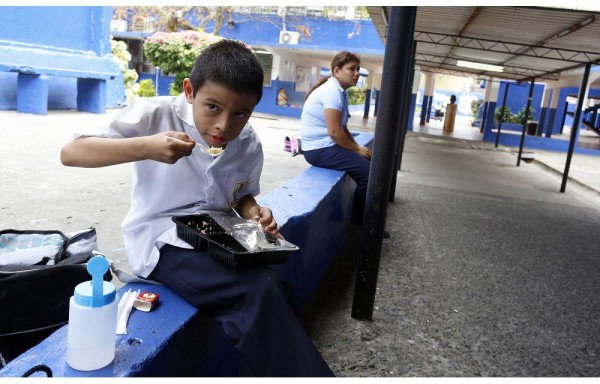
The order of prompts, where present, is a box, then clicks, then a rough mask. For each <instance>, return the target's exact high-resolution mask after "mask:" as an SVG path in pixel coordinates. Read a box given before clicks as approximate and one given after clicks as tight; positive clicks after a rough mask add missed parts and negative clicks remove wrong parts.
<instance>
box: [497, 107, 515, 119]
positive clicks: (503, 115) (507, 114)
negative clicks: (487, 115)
mask: <svg viewBox="0 0 600 384" xmlns="http://www.w3.org/2000/svg"><path fill="white" fill-rule="evenodd" d="M494 116H495V118H496V121H497V122H500V121H502V122H503V123H510V122H511V121H512V111H511V110H510V107H508V106H502V107H499V108H497V109H496V113H495V114H494Z"/></svg>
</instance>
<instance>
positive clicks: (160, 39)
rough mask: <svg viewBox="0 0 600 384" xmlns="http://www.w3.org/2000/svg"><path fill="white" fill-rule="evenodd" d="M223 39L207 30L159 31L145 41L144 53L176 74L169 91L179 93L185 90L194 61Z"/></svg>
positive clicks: (170, 72) (164, 68)
mask: <svg viewBox="0 0 600 384" xmlns="http://www.w3.org/2000/svg"><path fill="white" fill-rule="evenodd" d="M221 39H223V38H222V37H219V36H215V35H212V34H209V33H205V32H199V31H182V32H171V33H165V32H159V33H155V34H154V35H152V36H150V37H149V38H148V39H147V40H146V42H145V43H144V53H145V55H146V57H147V58H148V60H150V62H151V63H152V65H154V66H158V67H160V68H161V69H162V71H163V73H166V74H170V75H174V76H175V80H174V81H173V83H172V84H171V89H170V91H169V93H170V94H171V95H179V94H180V93H181V92H182V91H183V79H185V78H186V77H188V76H189V75H190V73H191V72H192V67H193V66H194V61H196V58H197V57H198V55H199V54H200V53H201V52H202V51H203V50H204V48H206V47H207V46H208V45H210V44H212V43H214V42H216V41H218V40H221Z"/></svg>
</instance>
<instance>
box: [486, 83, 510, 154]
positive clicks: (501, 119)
mask: <svg viewBox="0 0 600 384" xmlns="http://www.w3.org/2000/svg"><path fill="white" fill-rule="evenodd" d="M509 85H510V83H506V88H505V89H504V98H503V99H502V113H501V114H500V119H499V120H498V131H497V132H496V145H495V147H496V148H498V143H499V142H500V131H501V130H502V122H503V121H504V109H505V108H506V96H508V86H509ZM490 113H493V112H491V111H490Z"/></svg>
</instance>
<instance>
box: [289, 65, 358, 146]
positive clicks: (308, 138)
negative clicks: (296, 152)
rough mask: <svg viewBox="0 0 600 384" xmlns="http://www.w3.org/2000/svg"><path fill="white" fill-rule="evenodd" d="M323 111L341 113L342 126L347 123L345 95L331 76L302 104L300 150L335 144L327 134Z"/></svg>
mask: <svg viewBox="0 0 600 384" xmlns="http://www.w3.org/2000/svg"><path fill="white" fill-rule="evenodd" d="M325 109H335V110H338V111H341V112H342V126H345V125H346V124H347V123H348V117H350V113H349V110H348V101H347V99H346V93H345V92H344V90H343V89H342V87H341V85H340V83H339V82H338V81H337V79H336V78H335V77H333V76H332V77H330V78H329V79H328V80H327V81H326V82H325V83H324V84H323V85H321V86H320V87H319V88H317V89H315V90H314V91H313V92H312V93H311V94H310V96H308V99H306V102H305V103H304V108H303V109H302V116H301V117H300V138H301V139H302V150H304V151H310V150H313V149H319V148H326V147H331V146H333V145H335V142H334V141H333V139H332V138H331V137H330V136H329V134H328V133H327V124H326V123H325Z"/></svg>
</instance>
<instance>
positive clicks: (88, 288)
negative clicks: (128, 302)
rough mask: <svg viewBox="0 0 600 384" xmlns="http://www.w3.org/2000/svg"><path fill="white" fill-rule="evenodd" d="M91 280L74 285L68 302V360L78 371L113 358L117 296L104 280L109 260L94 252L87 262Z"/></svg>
mask: <svg viewBox="0 0 600 384" xmlns="http://www.w3.org/2000/svg"><path fill="white" fill-rule="evenodd" d="M87 270H88V272H89V273H90V274H91V275H92V281H86V282H83V283H81V284H79V285H77V287H75V292H74V294H73V296H71V300H70V302H69V332H68V339H67V364H69V366H70V367H71V368H74V369H77V370H80V371H92V370H94V369H100V368H103V367H105V366H107V365H108V364H110V363H111V362H112V361H113V359H114V358H115V340H116V330H117V305H118V303H117V300H116V291H115V286H114V284H112V283H109V282H107V281H104V280H103V276H104V274H105V273H106V271H107V270H108V262H107V261H106V259H105V258H104V257H102V256H94V257H93V258H91V259H90V261H89V262H88V266H87Z"/></svg>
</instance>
